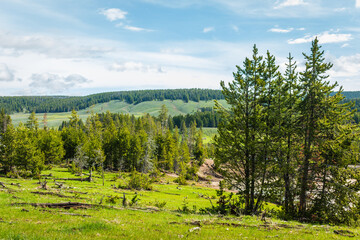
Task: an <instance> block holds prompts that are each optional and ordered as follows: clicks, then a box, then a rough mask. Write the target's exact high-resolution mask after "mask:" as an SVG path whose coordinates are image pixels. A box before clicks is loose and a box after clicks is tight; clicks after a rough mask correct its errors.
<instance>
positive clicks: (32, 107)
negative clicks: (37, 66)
mask: <svg viewBox="0 0 360 240" xmlns="http://www.w3.org/2000/svg"><path fill="white" fill-rule="evenodd" d="M343 95H344V96H345V97H346V99H348V100H350V99H355V98H356V99H360V91H345V92H343ZM165 99H166V100H183V101H184V102H185V103H186V102H188V101H195V102H198V101H200V100H203V101H208V100H214V99H224V96H223V95H222V93H221V90H213V89H198V88H193V89H161V90H135V91H118V92H106V93H98V94H92V95H88V96H82V97H71V96H21V97H0V109H4V110H5V112H7V113H15V112H33V111H34V112H36V113H45V112H48V113H50V112H69V111H71V110H72V109H75V110H77V111H78V110H82V109H85V108H87V107H90V106H92V105H94V104H97V103H105V102H109V101H111V100H120V101H125V102H127V103H129V104H138V103H141V102H145V101H153V100H158V101H162V100H165Z"/></svg>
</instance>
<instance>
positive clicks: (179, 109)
mask: <svg viewBox="0 0 360 240" xmlns="http://www.w3.org/2000/svg"><path fill="white" fill-rule="evenodd" d="M219 102H220V103H221V104H223V105H224V106H227V104H226V102H225V100H219ZM162 105H165V106H166V107H167V108H168V110H169V114H170V115H172V116H174V115H180V114H187V113H192V112H195V111H197V110H198V109H200V108H203V107H213V106H214V101H200V102H193V101H189V102H188V103H184V102H183V101H182V100H175V101H171V100H165V101H149V102H142V103H139V104H136V105H134V104H128V103H126V102H123V101H118V100H113V101H110V102H107V103H99V104H96V105H93V106H91V107H89V108H86V109H83V110H80V111H79V112H78V114H79V117H80V118H81V119H82V120H83V121H84V122H85V120H86V119H87V117H88V116H90V115H91V112H93V113H103V112H106V111H110V112H112V113H128V114H133V115H135V116H142V115H144V114H146V113H149V114H150V115H152V116H157V115H158V114H159V111H160V109H161V106H162ZM29 115H30V113H14V114H12V115H11V119H12V121H13V123H14V124H15V125H16V126H17V125H19V123H20V122H22V123H25V122H26V121H27V119H28V117H29ZM70 116H71V112H62V113H48V114H47V121H48V126H49V127H58V126H60V124H61V123H62V122H63V121H68V120H69V117H70ZM36 117H37V118H38V120H39V123H40V127H43V122H42V121H43V119H44V114H43V113H37V114H36Z"/></svg>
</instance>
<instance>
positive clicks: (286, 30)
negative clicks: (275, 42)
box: [269, 28, 294, 33]
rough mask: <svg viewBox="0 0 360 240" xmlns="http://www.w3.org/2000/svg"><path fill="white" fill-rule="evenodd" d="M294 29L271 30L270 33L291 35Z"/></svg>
mask: <svg viewBox="0 0 360 240" xmlns="http://www.w3.org/2000/svg"><path fill="white" fill-rule="evenodd" d="M293 30H294V28H287V29H282V28H271V29H269V32H274V33H289V32H291V31H293Z"/></svg>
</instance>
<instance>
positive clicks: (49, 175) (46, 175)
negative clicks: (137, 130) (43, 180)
mask: <svg viewBox="0 0 360 240" xmlns="http://www.w3.org/2000/svg"><path fill="white" fill-rule="evenodd" d="M40 176H41V177H52V173H50V174H41V175H40Z"/></svg>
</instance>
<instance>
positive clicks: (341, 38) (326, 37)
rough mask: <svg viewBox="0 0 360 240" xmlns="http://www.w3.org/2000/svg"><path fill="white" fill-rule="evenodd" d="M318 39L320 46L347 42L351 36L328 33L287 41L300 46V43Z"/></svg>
mask: <svg viewBox="0 0 360 240" xmlns="http://www.w3.org/2000/svg"><path fill="white" fill-rule="evenodd" d="M315 37H317V38H318V40H319V43H320V44H324V43H338V42H347V41H350V40H351V39H352V35H351V34H343V33H330V32H328V31H326V32H323V33H320V34H318V35H307V36H305V37H303V38H297V39H290V40H288V43H289V44H300V43H308V42H311V41H313V40H314V39H315Z"/></svg>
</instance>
